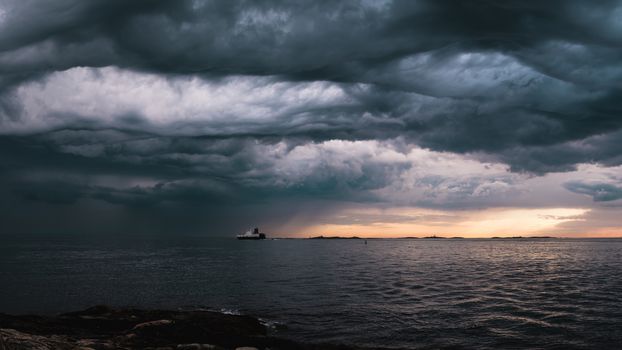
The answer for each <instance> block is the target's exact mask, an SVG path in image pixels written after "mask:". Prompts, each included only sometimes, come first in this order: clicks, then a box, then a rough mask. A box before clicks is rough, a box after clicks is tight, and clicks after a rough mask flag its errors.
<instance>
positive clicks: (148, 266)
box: [0, 237, 622, 349]
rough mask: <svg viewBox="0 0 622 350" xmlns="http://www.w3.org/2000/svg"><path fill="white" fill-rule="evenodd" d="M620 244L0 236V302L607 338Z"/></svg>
mask: <svg viewBox="0 0 622 350" xmlns="http://www.w3.org/2000/svg"><path fill="white" fill-rule="evenodd" d="M11 242H13V243H11ZM621 254H622V240H369V241H368V244H367V245H365V244H364V242H363V241H358V240H339V241H337V240H330V241H326V240H324V241H322V240H266V241H250V242H248V241H236V240H233V239H208V238H198V237H194V238H192V237H189V238H188V237H187V238H178V239H163V238H159V239H153V238H151V239H137V238H133V239H122V240H115V241H111V240H104V239H90V240H86V239H75V238H74V239H69V238H66V239H60V238H56V239H49V238H48V239H41V238H37V239H35V238H29V239H19V240H10V241H7V242H5V244H3V245H2V247H0V280H2V285H3V287H2V288H0V311H3V312H11V313H24V312H47V313H52V312H60V311H68V310H75V309H80V308H84V307H87V306H91V305H93V304H102V303H105V304H111V305H117V306H137V307H166V308H171V307H198V306H201V307H210V308H215V309H228V310H237V311H239V312H242V313H248V314H253V315H257V316H260V317H262V318H265V319H267V320H270V321H276V322H280V323H283V324H285V325H286V326H287V329H285V330H278V332H279V333H281V334H282V335H284V336H289V337H293V338H297V339H301V340H306V341H330V342H344V343H351V344H361V345H371V346H374V345H383V346H396V347H397V346H402V347H409V348H412V347H419V346H420V347H429V346H431V347H435V346H452V345H458V346H464V347H466V348H472V347H477V348H490V349H492V348H512V347H514V348H615V347H617V346H618V344H619V343H620V342H621V341H622V331H621V329H622V327H620V324H622V255H621ZM275 332H277V331H276V330H275Z"/></svg>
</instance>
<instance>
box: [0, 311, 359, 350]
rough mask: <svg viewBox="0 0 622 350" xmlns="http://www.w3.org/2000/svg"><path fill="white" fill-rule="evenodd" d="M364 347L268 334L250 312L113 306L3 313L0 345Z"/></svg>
mask: <svg viewBox="0 0 622 350" xmlns="http://www.w3.org/2000/svg"><path fill="white" fill-rule="evenodd" d="M243 346H248V347H254V348H256V349H268V348H269V349H272V350H275V349H300V350H320V349H327V350H338V349H339V350H348V349H350V350H355V349H362V348H356V347H349V346H345V345H334V344H303V343H299V342H295V341H292V340H288V339H283V338H277V337H273V336H270V335H268V332H267V328H266V326H264V325H262V324H261V323H260V322H259V320H257V319H256V318H253V317H250V316H239V315H228V314H222V313H219V312H212V311H167V310H138V309H120V310H115V309H111V308H109V307H106V306H96V307H92V308H89V309H86V310H84V311H79V312H71V313H66V314H61V315H58V316H51V317H49V316H34V315H24V316H12V315H5V314H0V349H57V350H70V349H78V348H79V349H95V350H99V349H148V348H149V349H155V348H157V349H161V350H166V349H170V350H172V349H236V348H237V347H243Z"/></svg>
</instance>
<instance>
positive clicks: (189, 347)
mask: <svg viewBox="0 0 622 350" xmlns="http://www.w3.org/2000/svg"><path fill="white" fill-rule="evenodd" d="M177 350H201V344H179V345H177Z"/></svg>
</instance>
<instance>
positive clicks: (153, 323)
mask: <svg viewBox="0 0 622 350" xmlns="http://www.w3.org/2000/svg"><path fill="white" fill-rule="evenodd" d="M171 323H173V321H171V320H156V321H149V322H143V323H139V324H137V325H136V326H134V328H132V330H136V329H141V328H147V327H159V326H166V325H169V324H171Z"/></svg>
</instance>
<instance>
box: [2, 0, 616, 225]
mask: <svg viewBox="0 0 622 350" xmlns="http://www.w3.org/2000/svg"><path fill="white" fill-rule="evenodd" d="M621 101H622V1H608V0H602V1H599V0H594V1H574V0H547V1H524V0H523V1H518V0H472V1H457V0H454V1H450V0H412V1H410V0H409V1H371V0H367V1H366V0H361V1H339V2H338V1H261V2H259V1H181V0H180V1H158V0H135V1H125V0H92V1H80V0H71V1H70V0H56V1H35V0H30V1H25V0H0V212H1V214H0V221H2V229H1V231H2V232H3V233H11V234H22V233H42V234H55V233H78V234H95V233H100V234H133V233H144V234H180V233H193V234H205V235H231V234H235V233H239V232H240V231H243V230H245V229H247V228H248V227H250V226H255V225H259V226H260V227H262V228H264V229H265V231H267V232H269V233H272V234H274V235H277V236H306V235H315V234H346V235H350V234H357V235H369V236H408V235H413V236H420V235H426V234H441V235H451V236H491V235H517V234H524V235H530V234H546V235H560V236H569V237H578V236H612V235H613V236H622V220H620V219H619V217H620V215H621V214H622V102H621Z"/></svg>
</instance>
